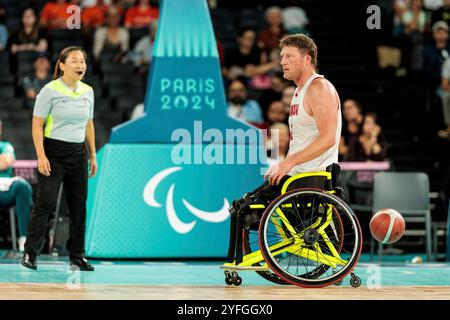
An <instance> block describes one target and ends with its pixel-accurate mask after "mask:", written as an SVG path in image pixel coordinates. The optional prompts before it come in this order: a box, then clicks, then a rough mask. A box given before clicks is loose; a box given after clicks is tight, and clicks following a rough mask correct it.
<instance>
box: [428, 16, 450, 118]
mask: <svg viewBox="0 0 450 320" xmlns="http://www.w3.org/2000/svg"><path fill="white" fill-rule="evenodd" d="M432 30H433V38H434V45H432V46H428V47H426V48H425V51H424V60H423V66H424V71H425V80H426V87H427V91H428V93H427V96H428V101H427V104H428V110H429V111H430V113H431V115H433V116H434V115H437V114H440V112H441V108H442V107H441V103H442V101H441V98H440V90H439V89H440V86H441V82H442V78H441V75H442V65H443V63H444V61H445V59H448V58H449V57H450V45H449V43H448V32H449V27H448V25H447V23H446V22H445V21H438V22H436V23H435V24H434V25H433V28H432ZM440 118H441V116H439V119H437V116H436V119H434V118H433V119H430V120H429V121H433V122H436V121H440V120H441V119H440Z"/></svg>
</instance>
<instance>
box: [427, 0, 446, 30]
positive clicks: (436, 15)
mask: <svg viewBox="0 0 450 320" xmlns="http://www.w3.org/2000/svg"><path fill="white" fill-rule="evenodd" d="M438 21H445V22H446V23H447V24H449V23H450V0H442V4H441V6H440V8H438V9H436V10H434V11H433V12H432V14H431V23H433V24H434V23H436V22H438Z"/></svg>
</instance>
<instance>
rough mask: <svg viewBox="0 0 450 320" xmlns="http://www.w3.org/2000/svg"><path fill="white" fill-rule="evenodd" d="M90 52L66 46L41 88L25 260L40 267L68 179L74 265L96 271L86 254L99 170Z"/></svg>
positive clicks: (70, 246) (69, 245)
mask: <svg viewBox="0 0 450 320" xmlns="http://www.w3.org/2000/svg"><path fill="white" fill-rule="evenodd" d="M86 67H87V66H86V52H85V51H84V50H83V49H82V48H80V47H67V48H65V49H64V50H62V51H61V53H60V56H59V59H58V61H57V63H56V67H55V73H54V77H53V79H54V80H53V81H51V82H49V83H48V84H47V85H46V86H45V87H44V88H42V90H41V91H40V92H39V94H38V95H37V98H36V103H35V106H34V111H33V126H32V127H33V129H32V133H33V142H34V147H35V149H36V154H37V158H38V171H39V173H38V185H37V198H36V207H35V209H34V210H33V212H32V214H31V217H30V222H29V225H28V234H27V241H26V243H25V254H24V256H23V258H22V259H21V264H22V265H23V266H24V267H26V268H29V269H33V270H36V269H37V264H36V257H37V255H38V250H39V248H40V246H41V243H42V241H43V240H44V237H45V233H46V229H47V221H48V217H49V215H50V214H51V213H52V211H53V210H54V208H55V207H56V201H57V195H58V190H59V188H60V185H61V183H64V184H63V186H64V191H65V194H66V199H67V204H68V208H69V215H70V236H69V240H68V241H67V250H68V251H69V252H70V267H71V268H77V269H79V270H82V271H93V270H94V267H93V266H92V265H90V264H89V263H88V261H87V260H86V258H85V255H84V253H85V252H84V235H85V231H86V230H85V229H86V199H87V182H88V176H87V175H88V168H87V153H86V145H87V149H88V150H89V160H90V162H89V163H90V167H89V175H90V177H92V176H94V175H95V174H96V172H97V160H96V150H95V131H94V122H93V115H94V92H93V89H92V87H90V86H88V85H87V84H85V83H83V82H82V81H81V79H83V76H84V74H85V72H86Z"/></svg>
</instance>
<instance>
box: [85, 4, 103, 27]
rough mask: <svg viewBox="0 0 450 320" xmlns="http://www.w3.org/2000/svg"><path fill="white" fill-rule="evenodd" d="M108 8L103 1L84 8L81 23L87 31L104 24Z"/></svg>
mask: <svg viewBox="0 0 450 320" xmlns="http://www.w3.org/2000/svg"><path fill="white" fill-rule="evenodd" d="M106 10H108V6H107V5H105V4H104V2H103V0H98V1H97V5H95V6H92V7H85V8H83V11H82V12H81V23H82V24H83V27H86V28H88V29H92V28H97V27H99V26H102V25H104V24H105V14H106Z"/></svg>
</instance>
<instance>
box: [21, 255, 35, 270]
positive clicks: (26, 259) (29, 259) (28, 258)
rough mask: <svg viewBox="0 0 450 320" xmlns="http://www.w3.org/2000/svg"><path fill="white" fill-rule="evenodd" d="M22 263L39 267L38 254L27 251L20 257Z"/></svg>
mask: <svg viewBox="0 0 450 320" xmlns="http://www.w3.org/2000/svg"><path fill="white" fill-rule="evenodd" d="M20 264H21V265H22V266H24V267H25V268H28V269H31V270H36V269H37V264H36V255H34V254H29V253H25V254H24V255H23V257H22V258H21V259H20Z"/></svg>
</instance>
